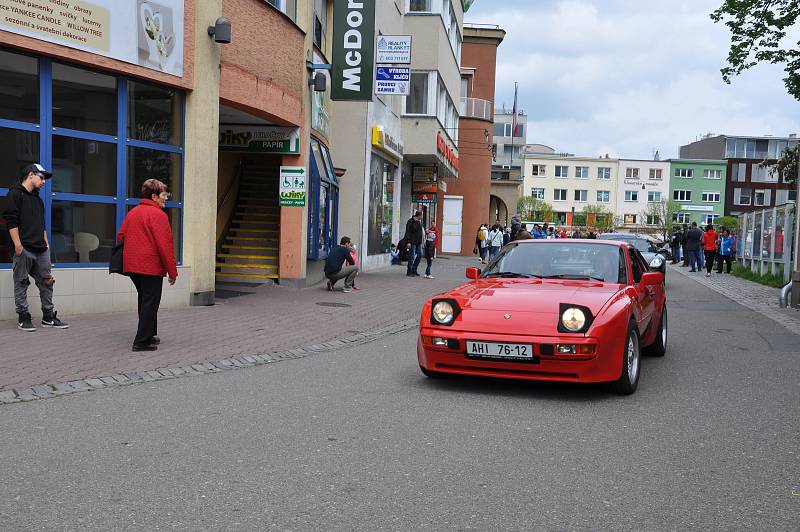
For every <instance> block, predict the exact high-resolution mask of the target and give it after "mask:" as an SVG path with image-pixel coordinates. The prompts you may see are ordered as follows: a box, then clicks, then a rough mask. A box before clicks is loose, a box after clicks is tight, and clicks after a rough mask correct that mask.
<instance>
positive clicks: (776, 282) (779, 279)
mask: <svg viewBox="0 0 800 532" xmlns="http://www.w3.org/2000/svg"><path fill="white" fill-rule="evenodd" d="M731 273H733V275H735V276H736V277H741V278H742V279H747V280H748V281H753V282H754V283H759V284H763V285H766V286H771V287H772V288H783V285H785V284H786V283H784V282H783V266H781V267H780V270H779V271H778V273H776V274H773V273H765V274H764V275H761V274H759V273H758V272H753V271H750V268H748V267H746V266H742V265H741V264H737V263H734V264H733V269H732V270H731Z"/></svg>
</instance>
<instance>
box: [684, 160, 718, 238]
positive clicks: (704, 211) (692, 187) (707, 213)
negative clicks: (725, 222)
mask: <svg viewBox="0 0 800 532" xmlns="http://www.w3.org/2000/svg"><path fill="white" fill-rule="evenodd" d="M669 166H670V170H669V175H670V177H669V197H670V199H671V200H673V201H674V202H676V203H677V204H678V205H679V206H680V212H678V213H676V214H673V216H672V221H673V222H675V223H680V224H684V223H686V224H689V223H692V222H697V224H698V225H707V224H713V223H714V221H715V220H716V219H717V218H719V217H720V216H722V215H724V214H725V192H726V183H727V179H726V177H727V174H726V172H727V168H728V164H727V162H726V161H724V160H721V159H718V160H707V159H671V160H670V161H669Z"/></svg>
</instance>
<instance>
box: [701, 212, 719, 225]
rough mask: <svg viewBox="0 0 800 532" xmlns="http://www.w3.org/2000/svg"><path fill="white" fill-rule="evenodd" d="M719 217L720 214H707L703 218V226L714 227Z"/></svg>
mask: <svg viewBox="0 0 800 532" xmlns="http://www.w3.org/2000/svg"><path fill="white" fill-rule="evenodd" d="M719 217H720V215H719V214H706V215H704V216H703V220H702V221H703V225H714V224H715V223H716V221H717V218H719Z"/></svg>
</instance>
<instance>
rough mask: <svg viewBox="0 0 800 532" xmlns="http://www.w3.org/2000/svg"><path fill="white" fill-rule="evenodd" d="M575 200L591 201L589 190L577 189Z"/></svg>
mask: <svg viewBox="0 0 800 532" xmlns="http://www.w3.org/2000/svg"><path fill="white" fill-rule="evenodd" d="M575 201H580V202H582V203H585V202H587V201H589V191H588V190H576V191H575Z"/></svg>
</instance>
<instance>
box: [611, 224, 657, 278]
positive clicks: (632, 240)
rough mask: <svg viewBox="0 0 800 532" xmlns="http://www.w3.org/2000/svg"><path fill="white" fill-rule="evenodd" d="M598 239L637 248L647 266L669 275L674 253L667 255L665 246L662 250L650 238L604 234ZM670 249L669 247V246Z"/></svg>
mask: <svg viewBox="0 0 800 532" xmlns="http://www.w3.org/2000/svg"><path fill="white" fill-rule="evenodd" d="M597 238H601V239H603V240H618V241H620V242H625V243H627V244H631V245H632V246H634V247H636V249H638V250H639V252H640V253H641V254H642V256H643V257H644V258H645V260H646V261H647V265H648V266H649V267H650V269H652V270H656V271H659V272H661V273H663V274H664V275H666V274H667V261H668V260H671V259H672V253H671V252H670V253H666V252H665V251H664V248H663V246H662V247H661V248H659V247H658V245H657V244H656V243H655V242H654V241H653V240H650V239H649V238H645V237H644V236H642V235H637V234H636V233H602V234H600V235H598V237H597ZM667 249H669V246H667Z"/></svg>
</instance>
